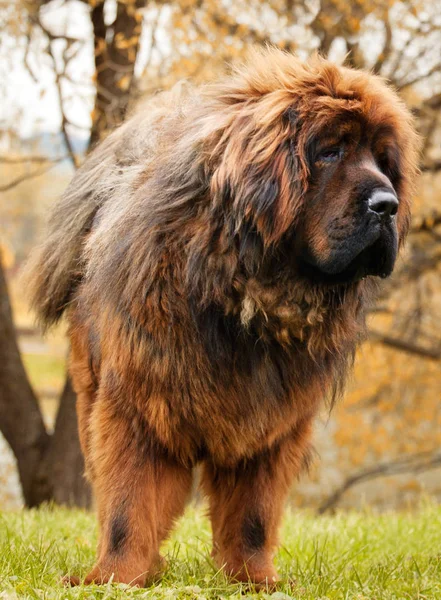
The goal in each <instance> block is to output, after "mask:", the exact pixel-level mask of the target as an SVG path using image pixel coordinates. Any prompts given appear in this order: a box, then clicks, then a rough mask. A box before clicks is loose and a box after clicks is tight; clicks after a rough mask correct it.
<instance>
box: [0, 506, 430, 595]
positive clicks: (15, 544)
mask: <svg viewBox="0 0 441 600" xmlns="http://www.w3.org/2000/svg"><path fill="white" fill-rule="evenodd" d="M281 540H282V546H281V548H280V550H279V552H278V554H277V556H276V563H277V566H278V568H279V572H280V574H281V576H282V582H281V583H280V585H279V586H278V590H277V591H276V592H274V591H273V592H262V591H261V592H259V593H257V592H255V591H253V590H252V589H247V588H246V586H240V585H232V584H229V583H228V582H227V581H226V580H225V578H224V577H223V575H222V574H221V573H218V572H217V571H216V569H215V567H214V566H213V564H212V562H211V560H210V529H209V525H208V522H207V520H206V519H205V517H204V516H203V511H202V510H200V509H199V510H196V509H194V508H193V507H190V508H189V509H188V510H187V512H186V514H185V516H184V518H183V519H181V521H180V523H179V525H178V527H177V529H176V531H175V533H174V535H173V538H172V539H171V540H170V541H169V542H168V543H167V544H166V545H165V547H164V553H165V555H166V557H167V559H168V568H167V570H166V572H165V573H164V575H163V577H162V579H161V580H160V581H159V582H157V583H156V585H153V586H152V587H150V588H147V589H143V590H139V589H131V588H127V587H126V586H122V585H116V584H112V585H111V584H109V585H107V586H101V587H99V586H93V587H83V586H80V587H78V588H69V589H64V588H62V587H61V586H60V585H59V580H60V578H61V576H62V575H64V574H66V573H72V574H80V575H85V574H86V572H87V569H88V568H89V567H90V566H91V565H92V562H93V559H94V546H95V542H96V522H95V518H94V517H93V515H90V514H87V513H84V512H80V511H69V510H66V509H60V508H55V509H50V508H45V509H41V510H33V511H26V512H19V513H4V514H3V515H1V516H0V598H1V599H2V600H5V599H6V600H9V599H13V598H39V599H45V600H49V599H52V598H56V599H63V600H64V599H71V598H84V599H91V598H100V599H104V598H106V599H107V598H183V599H186V598H194V599H198V600H204V599H207V600H209V599H214V598H244V597H248V598H252V597H254V598H265V599H268V598H272V599H273V600H286V599H288V598H301V599H314V600H317V599H325V598H332V599H334V598H339V599H340V598H341V599H347V598H354V599H358V600H362V599H369V600H373V599H379V598H385V599H392V598H396V599H403V598H409V599H410V598H412V599H415V598H421V599H422V598H441V508H440V507H438V506H435V505H434V504H431V503H426V504H424V505H422V506H421V508H420V509H419V510H418V511H416V512H415V513H395V512H391V513H387V514H383V515H380V516H378V515H373V514H370V513H368V512H365V513H349V514H348V513H346V514H345V513H341V514H337V515H336V516H333V517H314V516H313V515H310V514H307V513H304V512H299V513H295V512H289V513H287V515H286V518H285V521H284V525H283V528H282V532H281Z"/></svg>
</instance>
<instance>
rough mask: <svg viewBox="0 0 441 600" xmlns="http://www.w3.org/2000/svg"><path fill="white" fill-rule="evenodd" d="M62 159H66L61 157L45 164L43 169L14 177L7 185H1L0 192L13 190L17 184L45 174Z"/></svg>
mask: <svg viewBox="0 0 441 600" xmlns="http://www.w3.org/2000/svg"><path fill="white" fill-rule="evenodd" d="M61 160H65V159H64V158H63V159H60V160H57V161H53V162H52V163H51V164H50V165H48V166H45V167H43V168H41V169H36V170H35V171H32V173H25V174H24V175H20V177H17V178H16V179H13V180H12V181H10V182H9V183H7V184H5V185H1V186H0V192H7V191H8V190H11V189H12V188H14V187H15V186H16V185H19V184H20V183H23V181H26V180H27V179H33V178H34V177H38V176H39V175H43V174H44V173H47V172H48V171H50V170H51V169H53V168H54V167H55V165H56V164H57V163H59V162H60V161H61Z"/></svg>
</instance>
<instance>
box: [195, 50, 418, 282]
mask: <svg viewBox="0 0 441 600" xmlns="http://www.w3.org/2000/svg"><path fill="white" fill-rule="evenodd" d="M207 93H208V95H209V96H210V97H211V98H212V103H213V104H214V107H213V106H212V107H211V108H214V109H215V110H213V111H212V112H211V116H209V117H207V119H206V122H205V123H204V126H205V128H208V129H209V128H210V126H211V127H212V128H213V134H212V135H211V136H209V137H208V139H209V140H210V147H209V157H210V159H209V160H210V161H211V162H210V168H211V184H210V185H211V197H212V198H213V202H214V204H213V210H214V211H216V210H217V209H219V208H220V207H222V210H223V213H224V215H225V214H227V215H228V219H229V222H228V224H227V226H228V228H229V231H230V234H231V236H236V237H237V238H238V239H239V244H240V245H241V246H244V245H245V250H244V248H241V251H243V252H242V254H243V255H244V256H245V254H246V247H247V246H249V239H250V236H254V238H258V239H259V240H260V242H261V245H262V248H263V249H264V251H265V249H269V248H272V249H273V250H274V249H277V248H279V249H282V251H283V256H284V260H285V261H287V262H290V261H291V262H292V264H293V266H294V267H295V269H296V270H297V271H298V272H301V273H302V274H304V275H305V276H306V277H311V278H312V279H313V280H314V281H318V282H323V283H331V284H332V283H346V282H350V281H356V280H358V279H360V278H362V277H364V276H366V275H376V276H381V277H386V276H388V275H390V273H391V272H392V269H393V267H394V263H395V259H396V256H397V251H398V248H399V247H400V245H401V244H402V242H403V240H404V238H405V236H406V233H407V230H408V226H409V220H410V198H411V195H412V190H413V185H414V182H415V177H416V174H417V154H418V137H417V135H416V134H415V131H414V128H413V125H412V118H411V115H410V113H409V111H408V110H407V109H406V108H405V106H404V104H403V103H402V101H401V100H400V99H399V98H398V97H397V95H396V94H395V93H394V92H393V91H392V90H391V89H390V88H389V87H388V86H387V85H386V84H385V82H384V81H383V80H381V79H380V78H378V77H375V76H373V75H370V74H368V73H364V72H360V71H355V70H352V69H348V68H345V67H338V66H336V65H334V64H332V63H330V62H329V61H327V60H325V59H322V58H320V57H314V58H312V59H310V60H309V61H308V62H306V63H302V62H300V61H299V60H297V59H296V58H294V57H293V56H291V55H288V54H285V53H283V52H281V51H277V50H269V51H268V50H267V51H264V52H258V53H255V54H253V56H252V58H251V60H250V61H249V62H248V64H246V65H245V66H244V67H243V68H241V69H239V70H238V71H237V73H236V75H235V76H234V77H233V78H231V79H230V80H229V81H228V83H227V84H223V85H220V86H219V85H218V86H214V87H213V88H211V89H209V90H208V92H207ZM213 116H214V119H215V121H214V120H213ZM210 119H212V121H211V122H210Z"/></svg>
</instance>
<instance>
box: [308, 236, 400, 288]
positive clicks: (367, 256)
mask: <svg viewBox="0 0 441 600" xmlns="http://www.w3.org/2000/svg"><path fill="white" fill-rule="evenodd" d="M397 251H398V244H397V235H396V229H395V227H382V228H381V230H380V231H379V232H378V234H377V235H376V236H375V238H374V239H373V240H370V242H369V243H368V245H366V246H365V247H363V248H362V249H361V250H360V251H359V252H358V253H357V254H356V255H355V256H353V257H352V258H351V259H350V260H349V261H345V262H346V264H345V265H344V266H343V268H338V261H336V262H334V263H327V264H324V265H322V264H319V263H318V262H317V261H314V260H311V259H310V257H308V256H306V257H305V256H304V257H302V259H301V261H300V272H301V274H302V275H303V276H306V277H308V278H309V279H312V280H314V281H316V282H320V283H324V284H329V285H336V284H344V283H351V282H356V281H359V280H361V279H363V278H365V277H367V276H374V277H381V278H383V279H384V278H386V277H389V275H390V274H391V273H392V271H393V268H394V266H395V261H396V257H397ZM336 265H337V268H336Z"/></svg>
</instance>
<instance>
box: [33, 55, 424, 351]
mask: <svg viewBox="0 0 441 600" xmlns="http://www.w3.org/2000/svg"><path fill="white" fill-rule="evenodd" d="M343 75H344V76H343ZM367 77H369V81H368V82H367V79H366V78H367ZM379 96H380V97H381V98H382V100H383V102H382V104H381V105H378V103H377V102H376V98H377V97H379ZM384 98H387V100H388V102H387V103H385V102H384ZM311 99H313V100H314V104H313V105H312V104H311ZM385 106H386V107H389V108H384V107H385ZM311 111H313V112H312V113H311ZM382 111H383V112H382ZM387 111H388V112H387ZM349 112H353V113H360V114H361V113H363V114H364V117H365V118H366V119H367V118H373V115H374V116H375V118H376V119H377V121H378V122H381V121H382V120H386V119H387V121H388V122H389V123H393V124H394V127H395V130H396V131H395V135H396V137H397V140H398V144H399V147H400V150H401V158H400V160H401V179H400V182H399V185H400V190H399V191H400V197H401V202H404V203H408V202H409V197H410V192H411V188H412V181H411V180H410V176H411V174H412V173H413V172H414V171H415V162H416V156H415V153H414V151H413V149H412V148H413V145H412V140H414V134H413V131H412V127H411V124H410V121H409V116H408V113H407V111H406V110H405V109H404V106H403V105H402V104H401V103H400V101H399V100H397V98H396V96H395V94H393V93H392V92H391V90H389V88H388V87H387V86H386V85H385V83H384V82H383V81H382V80H381V79H379V78H375V77H373V76H371V75H369V76H367V75H366V74H364V73H360V72H357V71H353V70H351V69H346V68H342V67H336V66H333V65H330V64H329V63H328V62H327V61H324V60H323V59H321V58H320V57H313V58H312V59H310V60H309V61H308V62H307V63H302V62H300V61H299V60H297V59H296V58H294V57H293V56H291V55H288V54H285V53H283V52H281V51H278V50H265V51H260V52H255V53H254V54H253V55H252V56H251V58H250V60H249V62H248V63H247V65H246V66H245V67H243V68H242V67H240V68H238V69H237V70H236V71H235V72H234V73H233V74H232V75H231V76H230V77H229V78H227V79H226V80H225V81H223V82H221V83H220V84H215V85H209V86H206V87H204V88H201V89H200V90H198V89H193V88H191V87H189V86H185V85H183V86H180V87H179V88H177V89H174V90H172V91H171V92H167V93H162V94H159V95H157V96H155V97H154V98H153V99H152V100H150V101H149V102H147V103H146V104H145V105H144V106H142V107H141V108H140V109H139V110H138V112H137V114H136V115H135V116H134V117H132V118H131V119H129V120H128V122H127V123H126V124H125V125H123V126H122V127H121V128H119V129H118V130H117V131H116V132H114V133H113V134H111V135H110V136H109V137H108V138H107V139H106V140H105V141H104V143H103V144H101V145H100V146H98V148H97V149H96V150H95V152H94V153H93V154H92V156H91V157H90V158H89V159H88V160H87V161H86V163H85V165H84V166H83V167H82V168H81V169H80V170H79V171H78V173H77V175H76V177H75V178H74V180H73V182H72V184H71V185H70V186H69V188H68V189H67V191H66V193H65V194H64V196H63V198H62V200H61V201H60V202H59V204H58V205H57V206H56V207H55V210H54V212H53V215H52V219H51V224H50V228H49V235H48V237H47V239H46V241H45V242H44V244H43V246H42V247H41V249H40V251H39V253H37V255H36V257H35V259H34V261H33V273H34V276H33V280H32V284H33V285H32V287H33V289H32V295H33V304H34V307H35V308H36V309H37V312H38V314H39V317H40V319H41V321H42V322H43V323H44V324H45V325H46V326H49V325H51V324H53V323H54V322H56V321H57V320H58V319H59V318H60V317H61V315H62V313H63V311H64V309H65V308H66V306H68V305H69V303H70V302H71V301H72V299H73V298H74V297H75V293H76V290H77V288H78V286H79V284H80V283H82V285H85V286H87V296H88V298H89V301H90V302H94V301H96V302H99V301H100V299H101V301H102V300H105V303H106V306H107V307H108V310H111V311H113V312H114V313H115V314H116V313H118V314H119V315H121V314H125V315H128V318H130V319H132V320H133V322H136V323H138V324H140V325H143V324H145V322H146V320H147V319H148V318H151V315H146V313H145V310H146V309H145V307H146V303H148V302H150V303H152V302H153V303H154V304H155V306H156V308H158V309H159V310H160V312H161V313H163V314H164V315H166V317H167V318H169V319H172V320H173V319H178V320H179V319H180V318H182V315H180V314H179V310H180V309H179V308H178V307H179V306H181V301H180V300H181V299H182V298H183V297H186V298H188V301H189V303H190V306H191V307H192V311H193V313H194V314H199V313H203V312H204V311H211V312H213V306H214V307H217V308H216V309H215V310H216V311H218V310H219V307H220V310H221V312H222V313H223V314H224V315H227V316H228V317H234V318H235V319H237V321H238V322H239V323H240V324H241V327H243V329H244V330H250V329H253V328H254V330H255V333H256V336H258V337H259V339H262V340H264V339H265V338H266V337H271V338H273V339H276V340H277V341H278V342H279V343H280V344H281V345H286V346H289V344H290V343H291V342H292V341H293V340H294V341H297V342H301V343H304V344H306V346H307V347H308V349H309V351H310V352H311V354H312V355H314V356H316V358H317V356H318V355H319V354H321V353H323V351H325V350H326V351H331V352H334V354H336V355H338V354H341V355H345V356H348V355H351V354H352V352H353V348H354V347H355V344H356V342H357V341H358V338H359V334H360V332H361V331H362V330H363V315H362V313H363V310H362V309H363V307H364V304H365V302H366V297H367V296H368V295H369V290H370V289H371V287H372V286H371V284H370V283H369V282H359V283H356V284H353V285H348V286H346V287H343V288H341V287H340V288H335V289H329V288H321V287H320V286H319V285H315V284H314V283H313V282H310V281H307V280H305V279H301V278H300V277H295V278H294V279H293V280H291V281H289V276H292V273H289V274H288V273H286V271H284V270H283V268H282V267H280V265H281V262H280V261H278V259H277V256H276V254H277V252H276V250H275V248H277V247H278V244H279V243H280V242H281V240H283V238H284V236H288V235H292V233H293V231H294V232H295V227H296V222H297V219H298V218H299V215H301V212H302V211H303V210H305V206H304V197H305V192H306V190H307V185H308V177H309V165H308V156H307V154H308V147H309V145H310V143H311V140H313V139H314V138H315V137H316V136H318V135H320V132H321V131H323V129H324V128H325V127H326V126H327V125H328V123H329V121H330V120H332V119H333V118H334V117H335V115H338V116H339V118H342V117H344V115H345V114H347V113H349ZM383 113H384V114H383ZM408 174H410V176H408ZM407 226H408V223H402V224H401V227H402V229H403V230H405V229H406V228H407ZM279 267H280V271H279V270H278V269H279ZM166 297H167V301H165V300H164V298H166ZM166 304H167V305H166ZM342 304H344V306H345V308H344V310H343V311H342V310H341V308H342ZM109 307H111V308H109ZM176 311H178V313H177V314H175V313H176ZM107 317H108V318H109V315H107ZM317 353H318V354H317ZM343 362H345V361H343Z"/></svg>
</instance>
